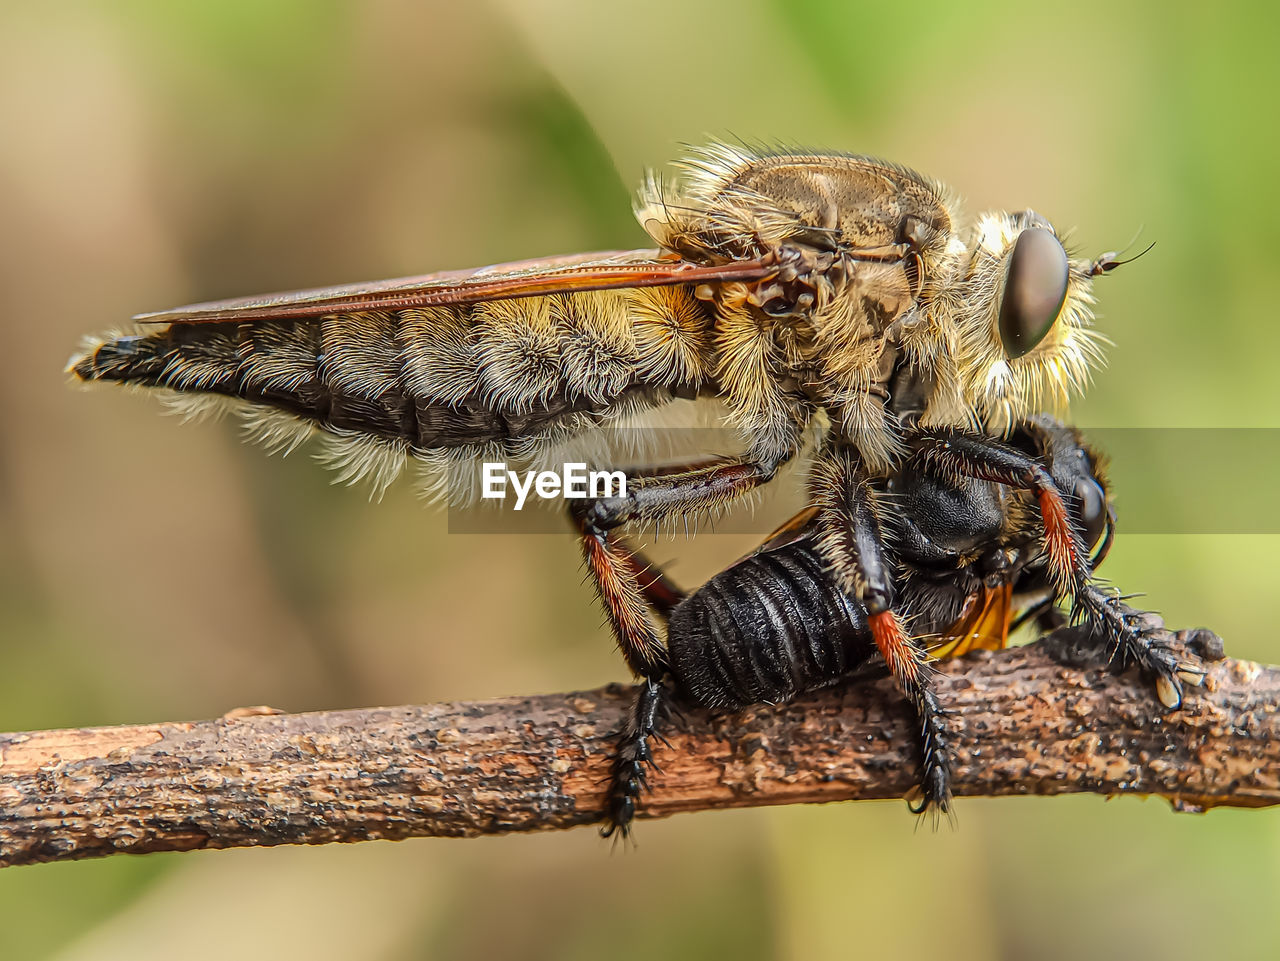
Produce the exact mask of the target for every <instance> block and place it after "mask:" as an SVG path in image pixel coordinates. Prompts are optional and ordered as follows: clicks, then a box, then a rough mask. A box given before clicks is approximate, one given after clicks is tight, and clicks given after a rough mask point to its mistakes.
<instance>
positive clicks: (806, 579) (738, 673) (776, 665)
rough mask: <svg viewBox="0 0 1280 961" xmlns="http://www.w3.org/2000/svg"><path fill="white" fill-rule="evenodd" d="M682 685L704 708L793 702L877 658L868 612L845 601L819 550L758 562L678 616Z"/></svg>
mask: <svg viewBox="0 0 1280 961" xmlns="http://www.w3.org/2000/svg"><path fill="white" fill-rule="evenodd" d="M667 647H668V650H669V652H670V656H671V668H672V674H673V675H674V677H675V679H676V681H677V683H678V684H679V685H680V686H681V687H682V688H683V689H684V691H685V693H686V694H688V695H689V696H690V697H691V698H692V699H693V700H694V701H696V702H697V703H699V704H702V705H705V706H707V707H728V708H738V707H745V706H747V705H750V704H759V703H762V702H780V701H787V700H790V699H791V698H792V697H795V696H796V695H797V694H800V693H802V692H804V691H808V690H813V689H815V688H818V687H823V686H825V685H827V684H830V683H832V682H834V681H835V680H837V679H838V678H840V677H841V676H843V675H845V674H846V673H848V672H849V671H850V670H851V669H852V668H854V667H857V666H858V665H860V664H862V663H863V662H865V661H866V660H867V659H868V658H871V657H873V656H874V654H875V646H874V641H873V639H872V637H871V633H870V631H869V629H868V627H867V615H866V611H865V610H864V609H863V608H862V606H861V604H859V603H858V602H857V601H856V600H854V599H852V598H849V597H847V596H846V595H845V594H844V592H842V591H840V590H839V589H838V588H837V587H836V586H835V583H834V581H833V579H832V578H831V576H830V574H829V572H828V571H827V569H826V565H825V564H824V563H823V561H822V559H821V558H820V557H819V555H818V553H817V551H816V550H815V549H814V547H813V545H812V544H811V543H810V542H808V541H797V542H794V543H792V544H789V545H786V546H784V547H780V548H778V549H776V550H772V551H766V552H763V553H760V554H753V555H752V556H750V557H747V558H745V559H744V560H742V561H740V562H739V563H737V564H735V565H734V566H733V567H731V568H729V569H728V570H726V571H723V572H721V573H720V574H717V575H716V576H715V577H713V578H712V579H711V580H709V581H708V582H707V583H706V584H704V585H703V586H702V587H701V588H699V589H698V590H697V591H696V592H694V593H693V594H692V595H690V596H689V597H688V598H686V599H685V600H684V601H683V602H681V603H680V605H679V606H677V607H676V608H675V610H673V611H672V612H671V619H670V625H669V628H668V634H667Z"/></svg>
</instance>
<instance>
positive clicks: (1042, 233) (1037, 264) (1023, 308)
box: [1000, 227, 1070, 358]
mask: <svg viewBox="0 0 1280 961" xmlns="http://www.w3.org/2000/svg"><path fill="white" fill-rule="evenodd" d="M1069 269H1070V268H1069V265H1068V264H1067V252H1066V251H1065V250H1063V249H1062V244H1061V242H1060V241H1059V240H1058V238H1057V237H1055V236H1054V235H1053V234H1052V233H1051V232H1050V231H1048V230H1042V229H1040V228H1038V227H1028V228H1027V229H1026V230H1024V231H1022V233H1021V234H1019V235H1018V240H1017V242H1016V243H1015V244H1014V245H1013V253H1012V254H1011V255H1010V257H1009V276H1008V277H1007V279H1006V280H1005V282H1004V296H1003V297H1002V298H1001V301H1000V342H1001V343H1002V344H1004V350H1005V353H1006V354H1008V355H1009V356H1010V357H1011V358H1012V357H1021V356H1022V355H1023V354H1026V353H1029V352H1030V351H1032V350H1034V349H1035V347H1036V345H1037V344H1039V343H1040V341H1042V340H1044V338H1045V335H1046V334H1048V333H1049V330H1050V328H1052V327H1053V322H1054V321H1055V320H1057V319H1058V313H1059V312H1060V311H1061V310H1062V305H1063V303H1064V302H1065V301H1066V299H1067V277H1068V273H1069Z"/></svg>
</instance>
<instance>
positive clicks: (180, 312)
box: [134, 250, 773, 324]
mask: <svg viewBox="0 0 1280 961" xmlns="http://www.w3.org/2000/svg"><path fill="white" fill-rule="evenodd" d="M772 270H773V268H771V267H770V266H769V265H767V264H766V263H764V262H763V261H760V260H742V261H733V262H729V263H725V264H712V265H707V264H695V263H692V262H690V261H687V260H682V259H681V258H680V257H678V256H676V255H674V254H669V253H666V252H664V251H660V250H623V251H606V252H603V253H593V254H575V255H572V256H567V257H546V258H542V259H538V260H524V261H519V262H516V263H510V264H497V265H494V266H492V267H480V268H478V269H473V270H454V271H445V272H442V273H435V274H423V275H421V276H418V277H400V278H397V279H395V280H378V281H371V282H368V283H356V284H343V285H340V286H337V287H317V288H315V289H312V290H295V291H289V292H286V293H278V294H264V295H260V296H257V297H239V298H234V299H231V300H214V301H209V302H207V303H202V304H191V305H189V306H186V307H177V308H174V309H173V310H162V311H158V312H156V313H150V314H139V315H138V316H137V317H135V318H134V320H135V321H137V322H139V323H144V324H200V323H220V322H228V321H230V322H248V321H258V320H285V319H305V318H310V317H317V318H318V317H325V316H328V315H331V314H344V313H353V312H356V311H365V310H393V311H394V310H411V309H413V308H416V307H441V306H448V305H455V304H472V303H478V302H480V301H486V300H510V299H513V298H516V297H536V296H540V295H545V294H555V293H573V292H580V291H588V290H609V289H616V288H621V287H669V286H674V285H677V284H703V283H717V282H724V281H730V280H753V279H759V278H761V277H766V276H768V275H769V274H770V273H771V272H772Z"/></svg>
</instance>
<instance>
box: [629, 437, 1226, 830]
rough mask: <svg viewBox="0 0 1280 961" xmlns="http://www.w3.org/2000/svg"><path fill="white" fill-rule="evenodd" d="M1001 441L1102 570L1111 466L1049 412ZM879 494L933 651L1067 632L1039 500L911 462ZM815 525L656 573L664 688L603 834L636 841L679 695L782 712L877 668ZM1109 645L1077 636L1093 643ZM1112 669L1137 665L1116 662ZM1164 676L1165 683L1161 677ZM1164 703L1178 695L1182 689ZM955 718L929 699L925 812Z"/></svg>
mask: <svg viewBox="0 0 1280 961" xmlns="http://www.w3.org/2000/svg"><path fill="white" fill-rule="evenodd" d="M1006 443H1007V444H1008V445H1009V448H1010V451H1011V452H1012V453H1013V456H1028V457H1032V458H1034V459H1035V460H1036V461H1037V462H1038V463H1040V464H1041V465H1043V466H1044V468H1045V470H1046V471H1047V472H1048V473H1049V475H1050V476H1051V477H1052V478H1053V481H1054V483H1055V484H1056V485H1057V486H1058V488H1059V489H1061V490H1063V491H1067V492H1070V495H1071V496H1070V498H1069V514H1070V520H1071V525H1072V527H1073V529H1074V530H1075V531H1077V532H1078V533H1079V534H1080V543H1081V544H1082V545H1084V546H1085V547H1087V548H1088V549H1089V550H1091V551H1092V554H1091V556H1090V558H1089V567H1090V569H1091V570H1092V569H1096V567H1097V566H1098V565H1099V564H1100V563H1101V562H1102V560H1103V559H1104V558H1105V557H1106V555H1107V553H1108V551H1109V550H1110V548H1111V543H1112V539H1113V536H1114V532H1115V513H1114V511H1113V509H1112V507H1111V502H1110V497H1109V494H1108V490H1107V482H1106V479H1105V475H1104V470H1103V464H1102V460H1101V457H1100V456H1099V455H1098V454H1097V453H1096V452H1094V451H1093V450H1092V449H1090V448H1089V447H1088V446H1086V444H1085V443H1084V441H1083V440H1082V439H1081V437H1080V435H1079V433H1078V432H1077V431H1076V430H1074V429H1073V428H1070V427H1066V426H1064V425H1062V424H1060V423H1058V422H1057V421H1054V420H1053V419H1052V418H1049V417H1047V416H1043V415H1042V416H1038V417H1035V418H1030V419H1028V420H1026V421H1024V422H1022V423H1020V424H1018V425H1017V426H1016V427H1015V429H1014V430H1013V431H1012V432H1011V433H1010V435H1009V437H1008V438H1007V441H1006ZM874 496H876V497H878V498H881V499H891V500H892V501H893V502H894V504H895V509H894V511H893V512H892V513H891V514H889V513H887V512H886V514H885V515H883V516H886V527H887V531H886V537H885V540H886V547H887V548H888V550H889V551H890V552H891V553H892V555H893V558H894V561H895V568H896V576H895V582H896V585H897V588H898V600H897V603H896V604H895V605H894V608H895V610H896V611H897V612H898V614H899V616H900V617H901V618H902V620H903V624H904V626H905V628H906V630H907V631H908V633H909V634H910V635H911V636H912V637H914V638H916V639H918V640H920V641H921V642H923V643H924V644H925V646H926V649H927V651H928V653H929V655H930V656H931V657H935V658H947V657H955V656H959V655H962V654H965V653H967V652H969V651H972V650H978V649H985V650H999V649H1002V648H1003V647H1005V646H1006V644H1007V641H1008V639H1009V635H1010V633H1011V632H1012V631H1013V630H1015V629H1016V628H1017V627H1018V626H1020V625H1021V624H1022V623H1025V622H1028V621H1035V622H1036V623H1037V626H1039V627H1041V628H1043V629H1053V628H1058V627H1062V626H1064V624H1065V618H1064V617H1063V615H1062V613H1061V612H1060V611H1059V610H1058V609H1057V608H1056V607H1055V606H1054V605H1055V601H1057V600H1058V599H1059V598H1058V592H1057V586H1056V585H1055V583H1054V579H1053V576H1052V571H1051V569H1050V566H1049V558H1048V556H1047V555H1046V553H1045V551H1044V549H1043V548H1044V544H1045V528H1044V526H1043V524H1042V523H1041V521H1040V516H1039V512H1038V510H1037V507H1036V504H1035V503H1034V499H1033V497H1032V496H1031V495H1030V494H1029V492H1028V491H1025V490H1016V489H1012V488H1009V487H1006V486H1004V485H999V484H993V483H990V482H987V481H982V480H975V479H973V478H969V477H956V476H954V475H952V474H950V473H948V472H946V471H940V470H938V469H937V467H936V465H924V466H921V467H917V466H915V465H913V463H912V457H911V454H910V453H909V454H908V456H907V458H906V459H905V460H904V463H903V465H902V467H901V468H900V469H899V470H897V471H895V472H894V473H892V474H891V475H890V476H889V477H888V478H885V479H883V480H882V481H881V482H880V483H877V484H876V485H874ZM814 519H815V510H814V509H813V508H807V509H806V510H804V511H802V512H801V513H800V514H798V515H797V516H796V517H795V518H792V520H791V521H789V522H788V523H787V524H786V525H784V526H783V527H782V528H780V529H779V530H778V531H776V532H775V533H774V534H773V535H772V536H770V537H769V538H768V539H767V540H766V541H765V542H764V543H763V544H762V545H761V546H760V547H759V548H757V549H756V550H755V551H754V552H753V553H751V554H749V555H748V556H746V557H744V558H742V559H741V560H739V561H738V562H737V563H735V564H733V565H732V566H730V567H728V568H727V569H725V570H724V571H722V572H720V573H719V574H717V575H715V576H714V577H712V578H711V579H710V580H709V581H707V582H706V583H705V584H703V585H702V586H701V587H699V588H698V589H697V590H696V591H694V592H693V593H692V594H686V593H685V592H684V591H682V590H680V589H679V588H678V587H676V586H675V584H673V583H672V582H671V581H670V580H669V579H668V578H667V577H665V576H664V575H662V574H661V573H650V574H649V575H648V576H646V578H645V581H644V590H645V593H646V597H647V598H648V600H649V602H650V603H651V605H652V606H653V607H654V608H655V610H657V611H658V612H659V613H660V614H661V615H662V616H663V617H664V618H665V619H666V620H667V653H668V663H669V665H670V677H669V683H667V684H661V683H657V682H654V681H646V682H645V683H644V684H643V685H642V686H641V688H640V689H639V692H638V693H637V696H636V701H635V704H634V706H633V708H632V711H631V713H630V715H628V720H627V727H626V730H625V732H624V735H623V738H622V740H621V743H620V745H619V750H618V752H617V754H616V755H615V757H614V767H613V775H612V778H611V781H610V794H609V814H610V818H609V823H608V825H607V826H606V828H605V832H606V833H612V831H613V830H615V829H620V830H622V831H623V832H625V831H626V830H627V828H628V825H629V824H630V823H631V821H632V819H633V817H634V816H635V813H636V810H637V805H638V803H639V799H640V795H641V793H642V791H643V789H644V788H645V787H646V786H647V783H648V771H647V769H648V768H649V767H650V766H653V765H654V764H655V759H654V756H653V753H652V740H653V739H654V738H660V737H661V724H662V722H663V720H664V719H665V717H666V715H667V712H668V704H669V702H670V701H671V700H672V699H674V700H675V701H676V702H678V703H691V704H697V705H700V706H702V707H706V708H711V709H713V710H738V709H742V708H746V707H749V706H752V705H757V704H765V703H768V704H778V703H785V702H788V701H790V700H792V699H793V698H795V697H796V696H798V695H800V694H803V693H805V692H807V691H813V690H817V689H819V688H823V687H828V686H830V685H832V684H835V683H838V682H840V681H841V680H845V679H848V678H850V677H852V676H856V675H859V674H862V673H865V672H866V670H867V669H868V668H869V667H871V668H874V667H875V666H877V665H880V664H882V662H881V660H880V657H879V654H878V652H877V649H876V644H875V639H874V636H873V634H872V632H871V628H870V617H871V615H870V613H869V611H868V610H867V608H866V606H865V605H864V604H862V603H860V602H859V601H858V600H857V599H856V598H854V597H851V596H850V595H848V594H846V593H845V592H844V591H842V590H841V589H840V588H839V587H838V586H837V585H836V583H835V581H834V579H833V578H832V576H831V574H830V570H829V568H828V567H827V565H826V563H825V560H824V558H823V557H822V554H821V551H820V548H819V545H818V544H817V542H816V540H815V536H814V535H815V525H814ZM632 555H633V556H634V557H640V555H639V553H638V552H634V551H633V552H632ZM881 562H882V559H880V560H876V561H873V562H872V563H881ZM864 563H867V559H864ZM649 570H650V571H655V570H656V569H655V568H650V569H649ZM1094 589H1095V590H1096V588H1094ZM1102 603H1106V604H1108V605H1110V606H1111V607H1112V608H1113V609H1114V610H1115V612H1116V614H1117V616H1118V617H1120V618H1128V619H1130V620H1133V621H1134V622H1135V623H1137V622H1138V621H1139V620H1141V619H1144V618H1146V617H1147V615H1145V614H1144V613H1143V612H1139V611H1135V610H1133V609H1131V608H1128V607H1127V606H1125V605H1124V604H1123V602H1122V601H1121V600H1120V599H1116V598H1106V599H1104V600H1103V601H1102ZM1140 630H1141V631H1142V632H1143V633H1144V635H1145V636H1146V637H1147V639H1148V641H1149V643H1150V645H1151V654H1152V657H1153V658H1156V659H1161V660H1163V661H1164V662H1165V663H1166V664H1167V666H1168V667H1169V668H1171V669H1173V670H1175V671H1177V672H1178V676H1179V677H1180V678H1181V679H1182V680H1186V681H1188V682H1190V683H1194V684H1198V683H1199V682H1200V680H1201V678H1202V675H1201V674H1200V672H1199V671H1198V670H1195V669H1191V668H1190V667H1189V665H1187V664H1184V663H1182V662H1181V659H1180V658H1179V657H1178V656H1177V654H1176V652H1175V651H1174V645H1173V644H1172V643H1171V641H1172V640H1173V639H1172V638H1171V637H1170V634H1169V632H1167V631H1164V630H1163V629H1162V627H1161V626H1159V625H1158V624H1152V623H1150V622H1149V621H1143V626H1142V627H1141V628H1140ZM1106 640H1107V639H1106V638H1097V637H1085V638H1082V639H1080V641H1083V643H1084V644H1085V645H1086V646H1088V645H1089V644H1090V643H1092V644H1093V645H1094V646H1097V645H1098V644H1099V642H1105V641H1106ZM1078 643H1079V642H1078ZM1148 663H1149V662H1148ZM1112 666H1113V667H1114V668H1117V669H1119V668H1123V667H1125V666H1127V665H1126V664H1125V663H1124V661H1123V659H1116V660H1114V661H1113V664H1112ZM1160 677H1161V675H1160V674H1158V673H1157V674H1156V675H1155V679H1156V681H1157V683H1160ZM1162 696H1163V697H1165V698H1166V699H1167V700H1170V701H1172V700H1174V695H1173V694H1172V693H1171V692H1164V693H1163V694H1162ZM945 714H946V711H945V706H944V705H942V704H940V703H939V701H938V699H937V698H936V697H935V696H934V695H933V693H932V692H931V691H928V690H926V692H925V696H924V698H923V699H922V703H921V707H920V711H919V721H920V726H919V729H918V735H919V741H918V745H919V749H920V784H921V792H922V798H923V801H922V804H921V806H920V807H919V808H918V810H923V809H924V807H925V805H926V804H927V802H928V800H929V799H930V798H933V799H935V800H936V799H939V798H942V799H945V798H946V797H947V796H948V794H949V786H948V785H949V777H950V774H949V753H948V749H947V731H946V726H945V723H944V717H945ZM945 806H946V805H945V803H943V804H939V805H937V807H935V811H936V810H938V809H940V808H945Z"/></svg>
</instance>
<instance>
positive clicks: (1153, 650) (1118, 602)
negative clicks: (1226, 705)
mask: <svg viewBox="0 0 1280 961" xmlns="http://www.w3.org/2000/svg"><path fill="white" fill-rule="evenodd" d="M913 447H914V449H915V456H916V457H917V459H918V461H919V462H920V463H921V464H922V465H923V466H925V467H926V469H933V470H937V471H942V472H944V473H945V472H951V473H953V474H956V475H962V476H965V477H976V478H980V479H982V480H987V481H993V482H995V483H998V484H1006V485H1008V486H1010V487H1013V488H1017V489H1019V490H1025V491H1028V492H1030V493H1032V494H1034V495H1035V497H1036V500H1037V501H1038V503H1039V505H1040V516H1041V520H1042V521H1043V524H1044V550H1045V555H1046V558H1047V560H1048V565H1049V576H1050V578H1051V580H1052V581H1053V584H1054V587H1055V589H1056V591H1057V593H1058V596H1059V597H1067V598H1070V599H1071V605H1072V619H1073V620H1076V621H1080V622H1083V624H1084V626H1085V627H1086V628H1087V629H1088V633H1089V636H1090V637H1092V638H1094V639H1095V642H1097V643H1106V644H1107V647H1108V655H1109V656H1110V658H1111V661H1112V664H1113V665H1114V666H1115V667H1117V668H1124V667H1127V666H1128V665H1130V664H1135V665H1137V666H1138V668H1139V669H1140V670H1141V671H1142V673H1143V674H1144V675H1146V676H1147V677H1149V678H1151V679H1152V680H1153V681H1154V682H1155V686H1156V692H1157V694H1158V695H1159V697H1160V700H1161V702H1162V703H1163V704H1164V705H1165V706H1166V707H1169V708H1176V707H1178V706H1179V705H1180V704H1181V703H1182V681H1184V680H1185V681H1187V682H1188V683H1193V684H1198V683H1200V681H1201V680H1202V679H1203V677H1204V671H1203V670H1202V669H1201V668H1200V667H1199V665H1197V664H1196V663H1195V662H1194V661H1192V660H1188V659H1184V658H1182V657H1180V656H1179V655H1178V654H1177V653H1176V652H1175V651H1174V649H1173V645H1172V644H1171V643H1170V642H1169V640H1168V632H1167V631H1164V630H1163V628H1162V627H1161V626H1159V625H1158V624H1157V623H1156V622H1155V621H1154V620H1153V619H1152V618H1151V617H1150V616H1149V615H1147V614H1146V613H1145V612H1142V611H1135V610H1134V609H1133V608H1130V607H1128V606H1127V605H1125V604H1124V603H1123V600H1122V598H1120V597H1118V596H1116V595H1115V594H1111V593H1108V592H1106V591H1104V590H1103V589H1102V588H1101V587H1099V586H1098V585H1097V584H1096V583H1095V582H1094V580H1093V563H1092V561H1091V559H1090V557H1089V554H1088V549H1087V547H1086V546H1085V544H1084V538H1082V537H1081V536H1080V533H1079V532H1078V531H1077V530H1075V528H1074V526H1073V525H1072V522H1071V515H1070V513H1069V512H1068V511H1067V506H1066V503H1065V502H1064V500H1063V495H1062V492H1061V491H1060V490H1059V489H1058V486H1057V484H1055V483H1054V480H1053V478H1052V477H1051V476H1050V475H1049V472H1048V471H1047V470H1046V469H1045V467H1044V466H1043V465H1042V464H1041V463H1040V462H1039V461H1037V460H1036V459H1035V458H1033V457H1030V456H1028V455H1027V454H1024V453H1022V452H1021V451H1019V450H1015V449H1014V448H1011V447H1008V446H1006V445H1004V444H1001V443H999V442H998V441H994V440H992V439H991V438H988V437H983V436H981V435H976V434H966V433H963V432H960V431H947V430H929V431H923V432H921V433H920V434H919V435H917V436H916V437H914V438H913Z"/></svg>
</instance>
